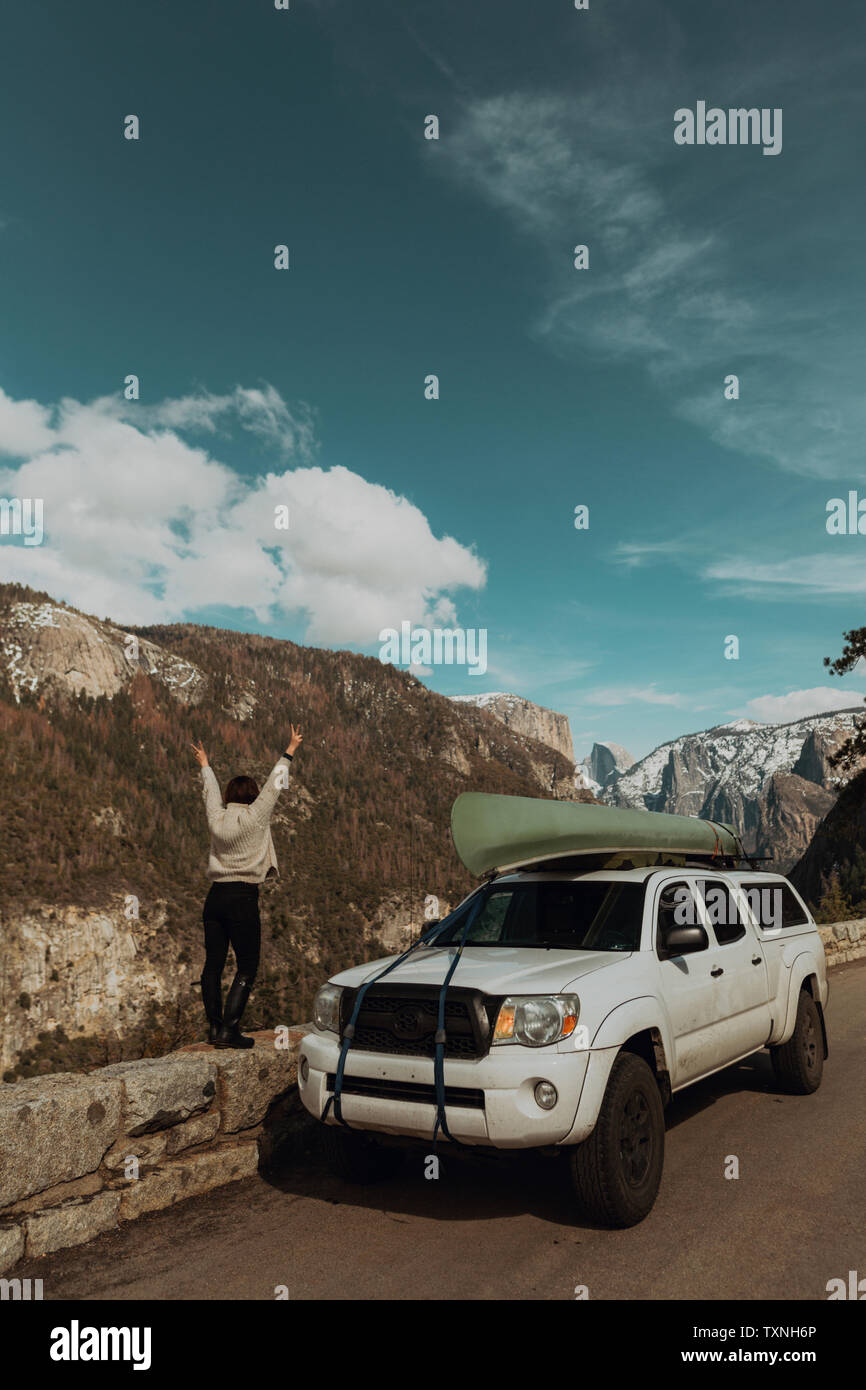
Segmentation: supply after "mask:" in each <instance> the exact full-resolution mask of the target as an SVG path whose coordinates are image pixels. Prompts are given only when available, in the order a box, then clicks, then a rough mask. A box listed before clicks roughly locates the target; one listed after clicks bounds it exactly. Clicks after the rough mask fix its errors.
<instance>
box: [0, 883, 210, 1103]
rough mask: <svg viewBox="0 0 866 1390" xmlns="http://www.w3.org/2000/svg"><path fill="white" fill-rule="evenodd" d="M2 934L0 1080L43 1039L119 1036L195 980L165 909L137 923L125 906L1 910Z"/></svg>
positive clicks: (151, 911) (155, 910)
mask: <svg viewBox="0 0 866 1390" xmlns="http://www.w3.org/2000/svg"><path fill="white" fill-rule="evenodd" d="M0 932H2V942H3V945H2V952H0V1076H2V1074H3V1072H4V1071H5V1070H6V1068H7V1067H10V1066H11V1065H12V1063H13V1062H14V1060H15V1058H16V1056H17V1054H18V1053H19V1052H20V1051H21V1050H22V1049H24V1048H26V1047H30V1046H31V1045H32V1044H33V1043H34V1041H35V1039H36V1038H37V1037H38V1036H39V1034H40V1033H46V1032H47V1033H50V1032H53V1031H54V1030H55V1029H56V1028H57V1027H58V1026H60V1027H62V1028H63V1029H64V1030H65V1032H66V1033H67V1034H68V1035H69V1036H70V1037H74V1036H75V1035H76V1034H79V1033H87V1034H93V1033H114V1032H116V1031H118V1030H121V1031H122V1030H123V1029H124V1028H129V1027H131V1026H133V1025H134V1024H135V1022H136V1021H137V1020H138V1019H140V1018H141V1017H142V1016H143V1014H144V1011H145V1010H146V1008H147V1007H148V1005H149V1004H151V1003H153V1004H164V1003H166V1002H167V1001H168V1000H170V999H173V998H175V997H176V996H177V994H178V991H179V989H180V988H181V987H187V986H188V981H189V979H190V966H189V965H188V964H187V963H186V962H184V961H181V960H179V959H178V956H179V952H178V948H177V945H176V944H175V943H174V942H173V941H172V939H171V937H170V936H169V935H168V934H167V933H166V931H165V905H164V904H155V905H154V906H153V908H152V909H149V910H148V912H147V917H146V920H145V919H139V920H132V921H130V920H128V919H127V917H126V916H125V915H124V904H123V902H117V903H115V904H113V905H110V906H107V907H106V908H105V909H103V910H100V911H88V910H85V909H81V908H77V907H65V908H64V907H58V908H48V907H46V908H43V909H40V910H36V911H32V912H23V913H12V912H3V913H2V914H0Z"/></svg>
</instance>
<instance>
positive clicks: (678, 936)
mask: <svg viewBox="0 0 866 1390" xmlns="http://www.w3.org/2000/svg"><path fill="white" fill-rule="evenodd" d="M709 944H710V941H709V937H708V936H707V933H706V932H705V931H704V928H703V927H671V929H670V931H667V932H665V934H664V936H663V937H662V949H661V951H660V952H659V954H660V956H661V959H662V960H669V959H670V957H671V956H687V955H690V954H691V953H692V952H693V951H706V949H707V947H708V946H709Z"/></svg>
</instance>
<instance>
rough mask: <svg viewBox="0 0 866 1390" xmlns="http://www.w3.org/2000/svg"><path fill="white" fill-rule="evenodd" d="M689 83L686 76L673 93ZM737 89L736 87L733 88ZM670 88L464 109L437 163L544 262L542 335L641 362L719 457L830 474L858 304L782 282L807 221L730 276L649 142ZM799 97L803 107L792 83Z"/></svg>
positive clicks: (851, 401) (527, 98)
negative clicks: (730, 379) (584, 251)
mask: <svg viewBox="0 0 866 1390" xmlns="http://www.w3.org/2000/svg"><path fill="white" fill-rule="evenodd" d="M771 75H772V77H773V79H774V80H775V81H776V82H784V81H785V78H784V77H783V76H782V75H781V74H780V73H779V72H778V71H776V72H774V73H772V74H771ZM762 76H764V77H765V76H766V74H763V75H762ZM731 77H732V75H731V74H728V80H729V82H730V80H731ZM792 81H793V74H792V73H788V74H787V83H788V87H789V89H790V90H791V92H792V95H793V92H794V87H793V86H792V85H791V84H792ZM668 84H670V78H668ZM693 85H694V79H690V80H688V81H686V80H685V78H684V80H683V91H691V90H692V87H693ZM747 85H748V84H747V82H746V80H745V75H744V74H739V75H738V77H737V84H736V90H737V91H739V90H741V89H743V88H744V87H746V86H747ZM758 89H759V88H758ZM731 90H732V92H733V90H734V89H733V88H732V89H731ZM668 91H669V85H668V86H667V87H665V88H664V89H660V88H659V87H658V85H656V86H653V84H652V82H651V81H650V80H645V81H643V82H642V83H637V84H635V89H634V90H630V89H627V88H626V87H625V86H624V85H619V86H617V85H616V83H615V82H614V83H611V82H609V81H606V82H605V87H604V91H603V93H602V92H601V91H600V90H599V89H598V88H595V87H590V89H589V90H585V89H582V91H581V93H580V94H579V95H573V94H571V93H569V94H568V95H565V94H557V93H549V92H547V93H538V92H531V91H512V92H507V93H499V94H496V95H491V96H487V97H482V98H475V99H472V100H469V101H467V102H466V103H465V104H464V108H463V115H462V119H461V121H460V123H459V125H458V127H457V130H456V133H455V135H454V137H453V138H452V139H451V140H450V141H449V142H447V145H446V147H443V149H442V150H441V151H440V152H438V153H437V154H436V155H435V156H434V157H435V158H436V159H437V161H438V162H439V164H440V166H441V167H442V168H443V169H444V170H445V171H447V172H448V173H450V174H451V175H452V176H454V177H456V178H457V179H459V180H462V181H463V183H464V184H465V185H466V186H467V187H470V188H472V189H473V190H475V191H476V192H478V193H480V194H481V195H482V196H483V197H484V198H485V199H486V201H487V202H488V203H489V204H490V205H491V206H492V207H494V208H496V209H498V210H499V211H501V212H502V213H503V214H504V215H505V216H506V217H507V218H508V220H509V222H510V223H511V224H512V226H513V227H514V228H515V229H516V230H517V231H518V232H519V233H521V234H522V235H524V236H527V237H529V238H531V239H532V241H533V242H534V244H535V245H536V247H537V251H538V254H539V255H540V256H541V257H542V258H543V260H544V262H545V264H546V266H547V274H546V277H545V278H544V280H543V281H542V291H543V292H544V291H546V302H545V304H544V306H543V307H542V308H541V309H540V311H539V313H538V315H537V317H536V319H535V321H534V323H533V324H532V326H531V331H532V332H534V334H535V335H536V336H537V337H538V338H540V339H542V340H544V341H546V342H547V343H549V344H550V346H551V347H552V348H554V349H555V350H556V351H557V352H560V353H561V352H568V351H569V350H571V349H578V348H579V349H580V350H581V351H586V350H587V349H589V350H591V351H592V353H593V356H594V359H595V360H598V359H599V358H607V359H609V360H611V361H614V362H615V361H617V360H619V361H634V362H638V363H640V364H642V365H643V366H644V367H645V369H646V371H647V373H648V374H649V376H650V378H651V379H652V380H653V381H654V382H655V383H656V385H657V387H658V389H659V391H660V392H662V393H663V395H664V398H665V399H666V400H667V401H668V402H669V405H670V408H671V410H672V411H673V412H674V413H675V414H676V415H678V416H680V417H682V418H684V419H686V420H688V421H690V422H692V423H694V424H696V425H698V426H699V427H700V428H701V429H703V430H704V431H706V433H707V434H708V435H710V436H711V437H712V439H713V440H715V441H716V442H717V443H718V444H720V445H722V446H723V447H725V448H728V449H732V450H735V451H737V452H739V453H742V454H745V455H749V456H752V457H759V458H763V459H766V460H768V461H770V462H772V463H773V464H774V465H776V466H778V467H779V468H782V469H784V470H786V471H790V472H794V473H799V474H802V475H804V476H826V477H831V476H832V477H838V476H844V475H845V474H846V472H847V470H849V469H850V467H851V465H852V461H854V460H856V459H858V457H859V453H860V449H861V442H862V439H863V436H864V431H866V394H864V392H863V391H862V371H863V358H862V345H861V335H860V323H859V320H860V316H861V313H862V306H861V308H860V311H858V309H857V305H856V296H855V302H853V303H852V300H851V289H850V287H846V289H845V290H844V291H841V292H840V291H838V290H837V291H836V292H835V293H834V294H833V295H832V298H824V299H822V298H821V292H820V290H818V291H816V292H814V293H810V289H809V285H808V283H804V282H802V281H801V282H800V283H799V284H798V285H792V283H791V281H790V280H787V281H786V280H785V276H784V274H782V275H781V276H780V274H779V273H778V266H779V265H791V264H793V263H796V262H797V261H799V260H801V259H804V260H806V261H808V259H809V258H810V256H811V255H812V251H811V249H810V246H811V242H810V237H809V225H808V224H809V218H810V215H811V214H812V213H813V212H814V209H812V208H810V207H808V206H806V207H805V208H804V209H803V212H804V225H800V220H799V219H791V221H790V223H789V224H786V225H785V227H784V228H783V230H782V232H781V234H779V233H776V244H777V250H778V251H779V252H780V258H779V259H778V260H777V261H776V262H775V264H773V263H770V264H769V268H768V264H767V262H766V260H763V261H762V260H761V259H760V258H759V259H758V262H757V267H760V268H759V269H758V268H757V267H753V268H752V270H751V271H748V270H747V271H746V272H745V273H744V270H743V264H742V253H743V245H742V239H741V237H740V236H739V232H738V229H737V228H736V226H734V227H732V228H731V229H728V228H727V227H726V222H727V220H728V219H727V218H725V217H722V218H720V217H719V215H718V214H719V200H718V196H717V198H716V201H714V202H713V203H712V206H711V207H708V206H707V205H706V204H705V203H701V202H697V203H696V202H695V201H694V200H690V199H689V198H688V197H686V198H683V197H682V195H681V191H680V192H679V193H678V192H677V189H680V190H681V182H680V183H678V181H677V180H678V175H679V174H681V172H682V164H680V165H679V168H677V166H676V164H675V160H676V159H677V157H679V156H680V155H682V151H678V150H676V149H675V147H674V145H673V141H672V139H671V140H670V141H669V142H667V141H665V142H660V141H659V139H658V134H659V127H660V126H661V122H662V120H663V119H668V118H670V121H671V130H672V128H673V125H672V116H673V108H672V107H671V109H670V112H668V108H669V107H670V106H671V103H670V98H669V95H668ZM797 94H798V98H799V105H800V106H802V104H803V100H804V98H803V94H802V90H801V87H800V86H799V85H798V87H797ZM805 100H808V97H806V98H805ZM648 113H650V115H649V116H648ZM662 113H664V116H662ZM650 116H651V118H650ZM653 122H656V124H655V125H653ZM648 127H650V130H649V132H648ZM653 131H655V135H656V138H655V142H653V139H652V135H653ZM742 153H743V155H744V156H745V155H751V154H752V153H753V152H752V151H751V150H744V151H743V152H742ZM769 162H770V161H765V163H769ZM773 162H774V163H775V161H773ZM743 167H744V168H745V166H743ZM750 172H751V175H752V177H755V176H756V171H755V170H751V171H750ZM741 196H742V192H741ZM822 215H823V214H822ZM575 242H585V243H587V244H588V245H589V246H590V254H591V268H590V270H589V271H581V272H576V271H573V270H572V269H571V248H572V245H573V244H574V243H575ZM783 244H784V247H785V251H784V255H783V256H782V255H781V246H782V245H783ZM729 373H735V374H737V375H738V376H739V377H740V379H741V385H740V399H739V400H736V401H728V400H725V398H724V394H723V383H724V377H725V376H726V375H728V374H729Z"/></svg>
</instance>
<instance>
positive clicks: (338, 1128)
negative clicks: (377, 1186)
mask: <svg viewBox="0 0 866 1390" xmlns="http://www.w3.org/2000/svg"><path fill="white" fill-rule="evenodd" d="M321 1139H322V1148H323V1150H324V1154H325V1161H326V1162H327V1164H328V1167H329V1168H330V1169H331V1171H332V1172H333V1173H335V1174H336V1175H337V1176H338V1177H340V1178H345V1180H346V1181H347V1182H354V1183H358V1184H360V1185H361V1186H363V1187H366V1186H368V1185H369V1184H371V1183H375V1182H381V1181H382V1180H383V1179H385V1178H390V1177H392V1176H393V1175H394V1173H396V1172H397V1169H398V1168H399V1166H400V1159H401V1154H400V1152H399V1151H398V1150H397V1149H392V1148H386V1146H385V1145H384V1144H379V1143H377V1142H376V1140H375V1139H373V1138H371V1136H370V1135H369V1134H366V1133H365V1132H364V1131H363V1130H357V1129H344V1127H343V1126H342V1125H324V1126H323V1128H322V1135H321Z"/></svg>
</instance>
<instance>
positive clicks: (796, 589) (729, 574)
mask: <svg viewBox="0 0 866 1390" xmlns="http://www.w3.org/2000/svg"><path fill="white" fill-rule="evenodd" d="M846 539H847V538H846V537H839V538H838V542H839V544H840V546H841V545H844V544H845V541H846ZM852 539H853V538H852ZM703 577H704V578H705V579H708V580H713V581H715V582H717V583H721V584H722V585H724V588H723V590H722V592H724V593H726V594H732V595H739V596H741V597H745V598H750V597H751V598H762V599H773V598H784V599H790V598H791V597H792V596H793V595H794V594H796V595H797V597H798V599H800V600H802V599H803V598H805V597H809V596H815V597H818V598H820V597H822V596H827V595H850V596H856V595H859V594H863V593H866V566H864V563H863V558H862V556H861V555H859V554H856V555H855V554H852V553H850V552H849V553H848V554H842V553H840V554H838V555H836V556H833V555H832V554H830V553H829V552H827V551H825V552H823V553H821V554H817V555H795V556H791V557H790V558H789V559H785V560H776V561H770V562H763V563H762V562H761V561H759V560H757V561H756V560H755V559H754V558H752V557H750V556H736V557H733V556H732V557H730V558H728V559H723V560H717V561H715V562H714V563H713V564H710V565H708V566H707V567H706V569H705V570H704V574H703Z"/></svg>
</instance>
